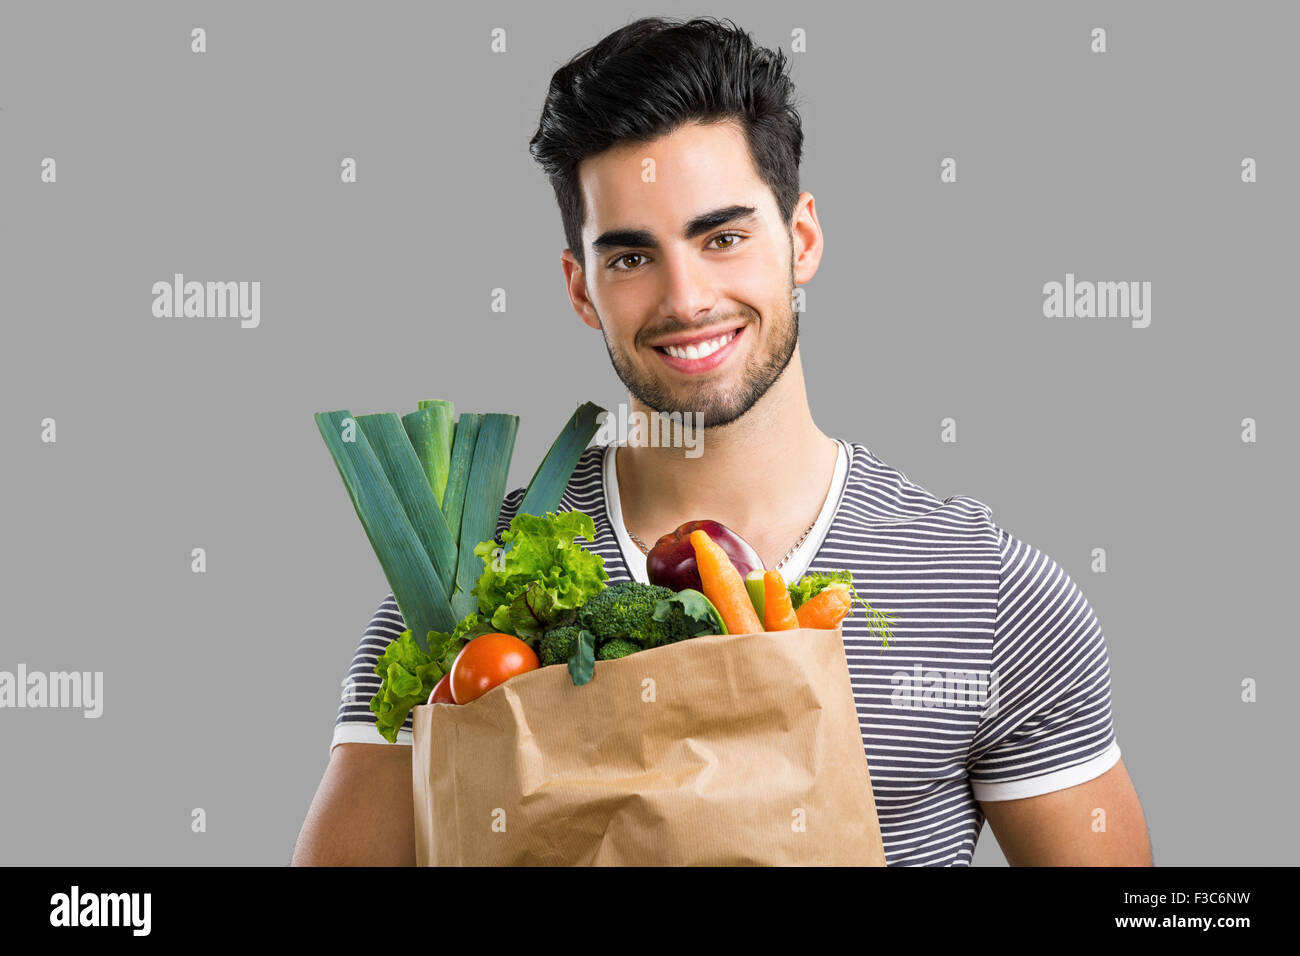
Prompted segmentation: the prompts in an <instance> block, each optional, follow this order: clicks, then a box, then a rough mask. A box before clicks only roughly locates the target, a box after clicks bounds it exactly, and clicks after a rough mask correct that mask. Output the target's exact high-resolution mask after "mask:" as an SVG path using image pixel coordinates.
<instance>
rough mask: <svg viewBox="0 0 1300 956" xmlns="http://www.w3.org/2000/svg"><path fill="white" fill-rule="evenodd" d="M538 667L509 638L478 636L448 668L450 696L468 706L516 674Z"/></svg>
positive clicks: (530, 655) (520, 643)
mask: <svg viewBox="0 0 1300 956" xmlns="http://www.w3.org/2000/svg"><path fill="white" fill-rule="evenodd" d="M541 666H542V662H541V661H539V660H538V659H537V655H536V654H535V653H534V652H533V649H532V648H531V647H529V646H528V645H527V644H525V643H524V642H523V641H521V640H520V639H519V638H517V637H515V636H514V635H513V634H480V635H479V636H478V637H476V638H474V639H473V640H472V641H470V642H469V643H468V644H466V645H465V646H464V647H463V648H461V651H460V653H459V654H458V655H456V662H455V663H454V664H452V665H451V696H452V700H453V701H455V702H456V703H457V704H468V703H469V702H470V701H471V700H476V699H477V698H479V697H482V696H483V695H484V694H486V693H487V692H488V691H490V690H491V689H492V688H493V687H496V686H497V685H498V684H501V683H504V682H505V681H507V680H509V679H510V678H511V677H514V676H515V675H516V674H522V673H524V672H526V671H532V670H536V669H537V668H539V667H541Z"/></svg>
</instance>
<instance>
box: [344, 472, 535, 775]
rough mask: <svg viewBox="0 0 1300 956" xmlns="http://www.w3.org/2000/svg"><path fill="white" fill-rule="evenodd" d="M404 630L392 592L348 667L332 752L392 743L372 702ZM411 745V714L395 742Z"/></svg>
mask: <svg viewBox="0 0 1300 956" xmlns="http://www.w3.org/2000/svg"><path fill="white" fill-rule="evenodd" d="M524 491H525V489H523V488H518V489H516V490H515V491H512V492H510V494H508V495H506V498H505V501H503V502H502V504H501V512H500V514H499V515H498V516H497V531H496V533H497V537H498V538H499V537H500V535H501V532H502V531H504V530H505V529H506V528H508V527H510V519H511V518H512V517H513V516H514V513H515V510H516V509H517V508H518V507H519V503H520V502H521V501H522V500H523V497H524ZM404 630H406V621H405V619H404V618H403V617H402V612H401V610H400V609H399V608H398V606H397V600H396V598H394V597H393V594H392V592H391V591H390V592H389V593H388V596H387V597H385V598H384V599H383V600H382V601H380V602H379V607H378V608H376V609H375V613H374V614H373V615H371V618H370V623H369V624H368V625H366V629H365V631H364V633H362V635H361V641H360V642H359V643H358V644H357V649H356V651H355V653H353V655H352V663H351V665H349V667H348V672H347V675H346V676H345V677H344V678H343V690H342V694H341V696H340V699H339V710H338V716H337V717H336V718H335V719H334V738H333V740H331V741H330V750H331V751H333V750H334V748H335V747H337V746H338V745H339V744H345V743H361V744H389V743H390V742H389V741H388V740H387V739H386V738H385V737H384V735H383V734H381V733H380V732H379V727H378V724H377V721H376V720H375V715H374V712H373V711H371V709H370V700H371V698H373V697H374V696H375V694H377V693H379V685H380V684H381V683H382V680H381V679H380V677H379V675H378V674H376V673H375V664H376V663H377V662H378V660H379V657H380V655H381V654H383V653H384V649H385V648H386V647H388V645H389V644H391V643H392V642H393V641H395V640H397V638H398V637H400V636H401V634H402V632H403V631H404ZM411 742H412V737H411V715H410V714H407V715H406V720H405V721H404V722H403V723H402V726H401V727H400V728H399V729H398V731H397V740H396V741H394V742H393V743H396V744H406V745H407V746H410V744H411Z"/></svg>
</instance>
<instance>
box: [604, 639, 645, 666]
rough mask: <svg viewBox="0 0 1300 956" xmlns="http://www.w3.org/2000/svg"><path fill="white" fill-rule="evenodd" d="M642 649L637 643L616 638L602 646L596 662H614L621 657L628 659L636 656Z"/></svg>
mask: <svg viewBox="0 0 1300 956" xmlns="http://www.w3.org/2000/svg"><path fill="white" fill-rule="evenodd" d="M642 649H643V648H642V647H641V645H640V644H638V643H636V642H635V641H628V640H624V639H623V638H621V637H616V638H614V639H613V640H612V641H606V642H605V643H604V644H603V645H602V646H601V648H600V651H599V652H597V654H596V660H598V661H613V660H617V659H618V658H620V657H627V655H629V654H635V653H636V652H637V651H639V650H642Z"/></svg>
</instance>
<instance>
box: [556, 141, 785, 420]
mask: <svg viewBox="0 0 1300 956" xmlns="http://www.w3.org/2000/svg"><path fill="white" fill-rule="evenodd" d="M646 160H653V166H651V164H649V163H647V162H646ZM646 170H650V171H651V172H652V174H653V175H652V176H651V173H650V172H646ZM579 179H580V181H581V184H582V190H583V194H584V199H585V204H586V209H587V220H586V222H585V224H584V226H583V244H584V250H585V251H584V255H585V259H586V271H585V289H586V295H587V297H588V299H589V304H588V306H587V308H585V309H582V310H581V311H582V312H583V321H584V322H586V323H587V324H588V325H591V326H592V327H593V328H599V329H601V330H602V332H603V333H604V336H605V347H606V348H607V349H608V350H609V356H610V359H611V361H612V362H613V363H614V369H615V371H616V372H617V373H618V377H619V378H620V379H622V381H623V384H624V385H625V386H627V389H628V391H629V392H631V393H632V394H633V395H634V396H636V398H637V399H639V400H640V401H641V402H642V403H644V404H645V405H646V406H647V407H649V408H651V409H653V410H655V411H660V412H682V413H685V412H696V413H698V414H700V415H702V416H703V418H702V419H700V420H702V422H703V424H704V425H706V426H720V425H725V424H727V423H729V422H732V421H734V420H736V419H737V418H739V417H740V416H742V415H744V414H745V413H746V412H747V411H749V409H750V408H751V407H752V406H753V405H754V403H755V402H757V401H758V399H760V398H761V397H762V396H763V394H764V393H765V392H766V391H767V390H768V389H769V388H770V387H771V386H772V383H774V382H775V381H776V380H777V379H778V378H779V377H780V376H781V373H782V372H783V371H784V370H785V368H786V366H787V365H788V364H789V362H790V358H791V356H792V355H793V354H794V350H795V345H796V343H797V342H798V336H799V328H798V316H797V313H796V312H795V311H794V308H793V303H792V299H791V296H792V292H793V289H794V284H795V277H794V258H793V247H792V243H791V237H790V231H789V228H788V226H787V225H786V224H785V223H784V222H782V220H781V216H780V213H779V212H778V211H777V208H776V200H775V198H774V197H773V195H772V191H771V189H770V188H768V186H767V185H766V184H765V183H763V181H762V180H761V179H759V178H758V174H757V172H756V171H755V170H754V167H753V163H752V162H751V160H750V157H749V151H748V149H747V148H746V145H745V138H744V133H743V132H742V131H741V130H740V129H739V128H737V127H735V126H732V125H730V124H725V125H723V124H719V125H712V126H701V125H698V124H690V125H687V126H684V127H682V128H681V129H679V130H678V131H677V132H675V133H672V134H671V135H669V136H665V137H663V138H661V139H658V140H655V141H654V142H652V143H649V144H646V145H644V146H619V147H616V148H614V149H610V150H607V151H606V152H604V153H602V154H600V155H598V156H594V157H591V158H589V159H587V160H585V161H584V162H583V163H582V164H581V166H580V168H579ZM646 180H650V181H646ZM749 210H752V211H749ZM709 214H717V215H713V216H711V217H710V215H709ZM566 258H568V256H567V254H566ZM575 304H577V303H576V301H575Z"/></svg>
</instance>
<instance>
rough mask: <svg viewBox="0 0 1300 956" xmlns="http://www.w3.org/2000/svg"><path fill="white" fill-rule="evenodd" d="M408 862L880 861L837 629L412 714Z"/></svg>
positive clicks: (517, 686)
mask: <svg viewBox="0 0 1300 956" xmlns="http://www.w3.org/2000/svg"><path fill="white" fill-rule="evenodd" d="M413 724H414V753H413V765H414V788H415V791H414V793H415V846H416V859H417V862H418V863H419V864H420V865H421V866H430V865H432V866H495V865H550V866H563V865H611V866H692V865H695V866H746V865H768V866H781V865H830V866H884V864H885V853H884V846H883V845H882V843H881V839H880V827H879V823H878V821H877V819H876V804H875V800H874V798H873V796H872V792H871V778H870V777H869V775H868V771H867V761H866V756H865V755H864V753H863V750H862V737H861V731H860V729H859V726H858V717H857V712H856V709H855V706H854V700H853V692H852V688H851V687H850V684H849V671H848V664H847V661H846V659H845V656H844V642H843V637H842V635H841V632H840V631H839V630H838V629H836V630H815V629H799V630H793V631H771V632H766V633H763V634H744V635H716V636H708V637H697V638H692V639H690V640H686V641H681V642H679V643H676V644H670V645H667V646H664V647H656V648H652V649H650V650H645V651H638V652H637V653H635V654H632V655H630V656H628V657H624V658H621V659H619V660H613V661H597V662H596V665H595V674H594V676H593V677H592V679H591V681H589V682H588V683H587V684H584V685H582V686H580V687H575V686H574V685H573V682H572V680H571V679H570V677H569V671H568V668H567V667H565V666H562V665H553V666H549V667H543V668H540V669H539V670H535V671H530V672H528V673H526V674H520V675H519V676H517V677H513V678H511V679H510V680H508V681H506V682H505V683H504V684H501V685H500V686H498V687H494V688H493V689H492V690H490V691H488V692H487V693H486V694H484V695H483V696H482V697H480V698H479V699H478V700H475V701H471V702H470V703H468V704H464V705H459V706H458V705H454V704H426V705H422V706H418V707H416V708H415V709H414V711H413Z"/></svg>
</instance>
